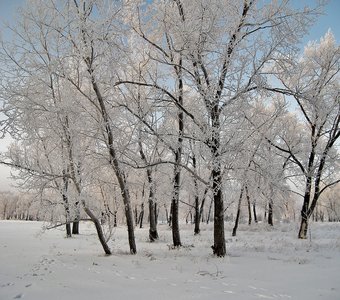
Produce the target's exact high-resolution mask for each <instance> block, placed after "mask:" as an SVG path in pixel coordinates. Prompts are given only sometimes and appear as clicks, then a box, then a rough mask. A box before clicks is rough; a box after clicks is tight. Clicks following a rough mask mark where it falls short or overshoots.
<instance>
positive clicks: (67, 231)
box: [66, 223, 72, 237]
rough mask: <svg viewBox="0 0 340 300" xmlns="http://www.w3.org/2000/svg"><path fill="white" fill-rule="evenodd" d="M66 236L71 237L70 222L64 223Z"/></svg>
mask: <svg viewBox="0 0 340 300" xmlns="http://www.w3.org/2000/svg"><path fill="white" fill-rule="evenodd" d="M66 236H67V237H71V236H72V231H71V224H70V223H67V224H66Z"/></svg>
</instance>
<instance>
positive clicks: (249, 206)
mask: <svg viewBox="0 0 340 300" xmlns="http://www.w3.org/2000/svg"><path fill="white" fill-rule="evenodd" d="M245 189H246V197H247V205H248V225H251V205H250V197H249V191H248V186H246V187H245Z"/></svg>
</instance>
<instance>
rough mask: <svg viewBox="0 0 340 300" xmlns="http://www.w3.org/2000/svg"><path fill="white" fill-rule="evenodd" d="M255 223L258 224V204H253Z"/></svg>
mask: <svg viewBox="0 0 340 300" xmlns="http://www.w3.org/2000/svg"><path fill="white" fill-rule="evenodd" d="M253 213H254V222H255V223H257V213H256V202H254V203H253Z"/></svg>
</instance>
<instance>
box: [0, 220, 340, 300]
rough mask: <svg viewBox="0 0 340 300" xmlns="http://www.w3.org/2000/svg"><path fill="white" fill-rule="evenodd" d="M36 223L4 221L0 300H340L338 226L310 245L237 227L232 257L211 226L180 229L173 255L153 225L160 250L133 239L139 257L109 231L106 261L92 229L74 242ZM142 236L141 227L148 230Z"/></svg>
mask: <svg viewBox="0 0 340 300" xmlns="http://www.w3.org/2000/svg"><path fill="white" fill-rule="evenodd" d="M44 225H45V224H43V223H41V222H24V221H0V299H1V300H5V299H21V298H23V299H32V300H43V299H44V300H45V299H49V300H54V299H55V300H60V299H63V300H67V299H73V300H74V299H81V300H86V299H91V300H99V299H117V300H119V299H123V300H128V299H138V300H143V299H148V300H152V299H172V300H180V299H235V300H238V299H242V300H248V299H298V300H303V299H308V300H313V299H322V300H326V299H328V300H339V299H340V224H339V223H313V224H311V226H310V227H311V230H310V235H309V239H308V240H298V239H297V237H296V236H297V226H298V225H297V224H277V225H275V226H274V228H270V227H268V226H266V225H263V224H257V225H252V226H250V227H248V226H245V225H242V226H241V227H240V229H239V231H238V235H237V237H231V236H230V234H229V233H230V232H231V228H232V224H226V241H227V251H228V255H227V256H226V257H224V258H217V257H214V256H213V255H212V254H211V253H212V250H211V245H212V244H213V232H212V226H211V225H202V231H201V234H200V235H197V236H194V235H193V226H192V225H182V226H181V238H182V243H183V245H184V246H183V247H182V248H179V249H172V247H171V230H170V229H169V227H168V226H167V225H159V227H158V229H159V235H160V239H159V241H157V242H155V243H149V242H148V229H147V228H143V229H139V228H138V229H137V228H136V231H135V234H136V242H137V248H138V254H137V255H130V254H129V248H128V243H127V230H126V228H124V227H119V228H117V229H115V231H114V234H113V237H112V239H111V240H110V242H109V244H110V247H111V249H112V250H113V255H111V256H105V255H104V254H103V251H102V249H101V246H100V244H99V241H98V239H97V236H96V234H95V231H94V227H93V225H92V224H91V223H81V224H80V231H81V234H80V235H79V236H74V237H72V238H65V231H64V230H63V229H61V228H58V229H52V230H43V229H42V228H43V226H44ZM145 227H147V226H145Z"/></svg>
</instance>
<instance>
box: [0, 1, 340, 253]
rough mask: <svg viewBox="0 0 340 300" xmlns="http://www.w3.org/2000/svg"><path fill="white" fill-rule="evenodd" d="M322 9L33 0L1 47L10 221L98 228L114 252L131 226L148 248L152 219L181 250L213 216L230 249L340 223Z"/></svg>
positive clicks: (332, 89) (329, 51)
mask: <svg viewBox="0 0 340 300" xmlns="http://www.w3.org/2000/svg"><path fill="white" fill-rule="evenodd" d="M323 5H324V3H322V1H321V2H320V3H319V4H316V5H314V6H310V7H307V6H306V7H303V8H296V7H294V6H293V4H292V3H290V1H255V0H238V1H230V0H210V1H208V0H172V1H170V0H155V1H142V0H125V1H108V0H65V1H58V0H48V1H45V0H30V1H28V2H27V4H26V5H25V6H24V7H22V8H21V9H20V12H19V17H18V21H17V22H16V23H15V25H13V26H12V25H8V28H7V29H6V30H7V31H9V32H11V36H12V38H11V39H5V38H2V40H1V47H0V78H1V81H0V99H1V102H0V103H1V107H0V109H1V113H2V117H1V119H0V130H1V134H2V136H3V137H4V136H11V138H12V143H11V145H10V146H9V148H8V151H6V152H3V153H1V156H0V163H1V164H3V165H7V166H10V167H12V177H13V178H14V179H15V181H16V184H17V186H18V188H19V190H20V191H18V192H17V193H14V192H2V193H0V219H7V220H8V219H20V220H39V221H45V222H47V223H48V224H49V225H47V226H48V227H49V228H57V227H59V226H63V227H65V228H66V235H67V236H68V237H71V236H72V235H74V234H78V233H79V231H80V232H81V230H82V228H81V226H80V228H79V222H81V221H90V222H93V224H94V225H95V229H96V232H97V235H98V239H99V242H100V245H101V246H102V249H103V251H104V252H105V253H106V254H111V253H112V249H111V248H110V247H109V245H108V240H109V239H110V236H111V234H112V231H113V229H114V228H115V227H117V226H124V227H125V228H126V230H127V238H128V247H129V252H130V253H131V254H136V253H137V249H138V243H136V238H135V231H136V230H138V227H140V228H142V227H143V228H148V237H147V238H148V240H149V241H150V242H154V241H156V240H157V239H158V238H159V233H158V226H159V224H168V226H170V228H171V241H169V243H170V244H171V247H173V248H179V247H182V246H183V242H182V238H181V227H182V226H183V225H184V224H186V223H187V224H192V234H193V235H194V234H195V235H198V234H200V228H201V227H200V226H201V225H202V224H204V223H211V224H212V227H211V236H212V238H213V245H211V250H212V253H213V255H214V256H217V257H225V256H226V254H227V249H226V235H230V234H231V235H232V236H236V234H237V230H238V228H239V224H249V226H250V225H251V226H255V225H254V224H256V223H260V222H261V223H268V224H269V226H275V223H282V222H299V228H298V230H297V232H296V238H299V239H307V238H308V228H309V227H308V225H309V224H310V222H311V221H328V222H339V221H340V188H339V185H338V183H339V181H340V172H339V170H340V168H339V165H340V155H339V136H340V126H339V125H340V92H339V91H340V80H339V78H340V47H339V45H338V44H337V42H336V40H335V38H334V35H333V34H332V32H331V31H328V32H325V34H324V36H323V37H321V38H320V40H319V41H311V42H309V43H308V44H306V45H304V48H303V50H301V44H300V42H301V39H302V37H303V36H304V35H305V34H306V32H307V31H308V29H309V27H310V26H311V25H312V24H313V23H314V22H315V21H316V20H317V18H318V16H319V15H320V14H321V13H322V9H323ZM226 222H231V223H232V224H233V226H232V232H230V233H229V232H226V231H225V223H226Z"/></svg>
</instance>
